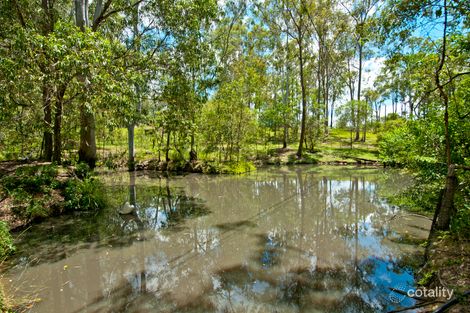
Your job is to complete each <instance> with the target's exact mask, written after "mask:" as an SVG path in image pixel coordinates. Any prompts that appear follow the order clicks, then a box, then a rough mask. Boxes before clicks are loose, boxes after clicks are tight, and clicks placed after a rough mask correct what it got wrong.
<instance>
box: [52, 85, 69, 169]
mask: <svg viewBox="0 0 470 313" xmlns="http://www.w3.org/2000/svg"><path fill="white" fill-rule="evenodd" d="M66 89H67V87H66V85H62V86H60V87H59V90H58V91H57V96H56V104H55V112H54V153H53V155H52V161H53V162H55V163H57V164H60V162H61V161H62V160H61V159H62V108H63V101H64V95H65V90H66Z"/></svg>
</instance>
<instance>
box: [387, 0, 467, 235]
mask: <svg viewBox="0 0 470 313" xmlns="http://www.w3.org/2000/svg"><path fill="white" fill-rule="evenodd" d="M469 9H470V6H469V4H468V3H467V2H465V1H460V0H440V1H414V0H412V1H399V0H389V1H387V6H386V8H385V9H384V10H383V20H382V22H383V34H384V36H383V37H384V39H385V40H384V41H386V42H387V43H388V44H389V46H391V47H393V48H394V49H399V48H406V49H409V47H410V43H412V41H410V38H412V37H413V36H416V35H418V36H419V35H421V36H423V37H425V40H426V42H428V43H430V45H429V46H430V48H431V49H429V50H428V51H429V53H427V54H426V56H425V57H423V58H421V60H423V61H425V62H423V63H422V64H423V65H424V66H423V67H422V68H421V71H423V72H424V73H430V75H428V76H427V77H428V78H427V79H426V83H427V84H428V86H429V87H430V88H429V89H428V90H425V91H424V92H422V93H421V95H420V98H421V99H427V101H428V105H427V106H428V107H430V108H433V107H434V106H435V105H436V104H437V105H438V107H437V109H434V115H437V116H442V117H441V118H442V127H443V132H444V149H443V152H444V153H443V155H441V159H443V160H445V164H446V165H447V167H448V174H447V179H446V186H445V188H444V191H443V195H442V199H441V201H440V203H439V204H438V206H437V209H436V212H435V223H433V230H434V229H437V230H446V229H448V228H449V226H450V221H451V219H452V217H453V216H454V215H455V211H454V209H453V199H454V194H455V192H456V189H457V186H458V182H457V177H456V174H455V173H456V172H455V171H456V168H457V165H455V163H456V162H455V160H457V159H460V160H462V158H461V156H460V157H458V156H457V155H455V153H454V151H453V150H454V147H453V137H454V136H455V137H457V136H459V135H458V131H456V130H457V129H459V128H460V129H465V126H464V125H465V122H464V121H465V116H466V115H465V114H463V115H462V114H461V112H459V111H458V110H459V102H460V101H458V99H457V98H456V97H455V93H454V92H455V91H456V90H458V89H460V88H461V85H462V84H463V83H465V82H466V78H467V77H468V75H470V68H469V62H468V60H469V49H468V46H467V45H465V44H464V45H462V43H463V42H465V41H466V40H468V39H465V38H466V36H468V31H467V32H466V31H463V30H464V29H465V28H468V26H469V24H470V20H469V16H468V11H469ZM430 24H433V26H434V27H436V28H437V29H438V32H439V33H440V34H439V35H436V33H437V31H436V32H433V33H430V32H428V31H427V29H429V27H430ZM401 52H402V53H406V52H407V51H406V50H405V49H402V50H401ZM421 60H420V61H421ZM453 116H455V117H454V118H452V117H453ZM467 116H468V115H467ZM451 123H453V124H454V125H453V126H452V125H451ZM457 125H459V126H460V127H457V128H456V126H457ZM463 160H465V158H463Z"/></svg>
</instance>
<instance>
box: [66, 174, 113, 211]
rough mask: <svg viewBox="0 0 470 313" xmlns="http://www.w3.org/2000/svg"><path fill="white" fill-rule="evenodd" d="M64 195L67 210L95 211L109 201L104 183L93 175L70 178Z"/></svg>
mask: <svg viewBox="0 0 470 313" xmlns="http://www.w3.org/2000/svg"><path fill="white" fill-rule="evenodd" d="M64 197H65V209H66V210H67V211H90V210H91V211H94V210H99V209H102V208H104V207H105V206H106V203H107V198H106V194H105V193H104V188H103V185H102V183H101V182H100V181H99V180H97V179H95V178H93V177H87V178H84V179H83V180H81V179H78V178H72V179H70V180H68V181H67V183H66V187H65V189H64Z"/></svg>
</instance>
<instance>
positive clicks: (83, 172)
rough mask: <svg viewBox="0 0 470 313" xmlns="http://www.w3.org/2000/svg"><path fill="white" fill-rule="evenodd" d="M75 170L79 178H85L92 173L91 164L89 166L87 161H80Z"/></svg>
mask: <svg viewBox="0 0 470 313" xmlns="http://www.w3.org/2000/svg"><path fill="white" fill-rule="evenodd" d="M73 172H74V174H75V176H76V177H77V178H78V179H85V178H88V177H90V175H91V169H90V166H88V164H86V163H78V164H77V165H76V166H75V168H74V170H73Z"/></svg>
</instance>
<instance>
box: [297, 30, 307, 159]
mask: <svg viewBox="0 0 470 313" xmlns="http://www.w3.org/2000/svg"><path fill="white" fill-rule="evenodd" d="M298 33H299V38H298V41H297V42H298V46H299V66H300V87H301V89H302V121H301V124H300V140H299V148H298V150H297V157H298V158H301V157H302V148H303V144H304V141H305V122H306V120H307V92H306V90H305V77H304V59H303V51H302V49H303V46H302V36H303V34H302V31H301V30H300V29H299V32H298Z"/></svg>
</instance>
